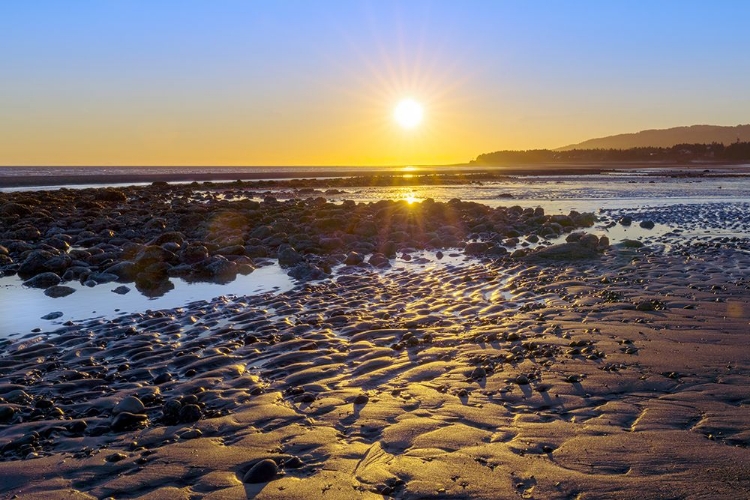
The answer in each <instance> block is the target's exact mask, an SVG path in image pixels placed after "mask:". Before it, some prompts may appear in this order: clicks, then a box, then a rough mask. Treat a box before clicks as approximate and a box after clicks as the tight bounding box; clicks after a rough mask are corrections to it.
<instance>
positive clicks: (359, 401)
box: [354, 394, 370, 405]
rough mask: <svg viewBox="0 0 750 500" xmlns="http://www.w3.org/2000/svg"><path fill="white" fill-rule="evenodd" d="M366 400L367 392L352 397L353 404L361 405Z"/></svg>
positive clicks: (367, 398)
mask: <svg viewBox="0 0 750 500" xmlns="http://www.w3.org/2000/svg"><path fill="white" fill-rule="evenodd" d="M368 401H370V397H369V396H368V395H367V394H357V397H355V398H354V404H355V405H363V404H366V403H367V402H368Z"/></svg>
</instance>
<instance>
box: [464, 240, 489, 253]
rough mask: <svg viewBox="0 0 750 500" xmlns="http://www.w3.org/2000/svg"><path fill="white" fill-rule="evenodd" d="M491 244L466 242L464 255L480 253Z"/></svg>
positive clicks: (485, 250)
mask: <svg viewBox="0 0 750 500" xmlns="http://www.w3.org/2000/svg"><path fill="white" fill-rule="evenodd" d="M491 246H492V245H490V244H489V243H484V242H472V243H467V244H466V246H465V247H464V253H465V254H466V255H482V254H483V253H485V252H487V250H489V249H490V247H491Z"/></svg>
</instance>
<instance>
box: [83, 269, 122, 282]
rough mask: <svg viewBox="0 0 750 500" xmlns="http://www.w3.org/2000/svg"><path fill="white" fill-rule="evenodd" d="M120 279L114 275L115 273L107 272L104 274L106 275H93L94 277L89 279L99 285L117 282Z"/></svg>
mask: <svg viewBox="0 0 750 500" xmlns="http://www.w3.org/2000/svg"><path fill="white" fill-rule="evenodd" d="M119 278H120V277H119V276H117V275H116V274H114V273H107V272H104V273H93V274H92V275H90V276H89V279H92V280H94V281H95V282H96V283H98V284H102V283H111V282H113V281H117V280H118V279H119Z"/></svg>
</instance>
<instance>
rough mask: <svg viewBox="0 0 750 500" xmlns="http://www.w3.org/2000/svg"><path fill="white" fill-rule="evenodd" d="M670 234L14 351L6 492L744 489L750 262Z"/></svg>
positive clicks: (5, 414) (368, 276)
mask: <svg viewBox="0 0 750 500" xmlns="http://www.w3.org/2000/svg"><path fill="white" fill-rule="evenodd" d="M682 241H683V245H682V246H681V247H679V248H676V247H675V248H674V249H673V251H671V252H667V253H661V252H651V251H650V249H649V247H648V246H647V247H645V248H639V249H628V248H623V247H613V248H611V249H610V250H608V251H607V252H606V253H605V254H604V255H603V256H602V257H601V258H600V259H596V260H593V261H585V262H582V263H581V262H579V263H570V264H566V263H549V264H544V265H535V264H531V263H525V262H519V263H509V262H508V261H497V262H494V261H491V260H472V261H468V262H467V263H465V264H462V265H456V266H437V267H434V268H431V269H430V270H420V269H414V268H408V269H407V268H403V269H399V267H400V266H399V265H398V263H396V269H394V270H391V271H388V272H385V271H374V270H372V269H361V268H357V267H355V266H351V267H350V268H349V269H347V270H345V271H344V272H343V273H340V274H339V275H338V276H337V277H336V279H334V280H331V281H328V282H322V283H317V284H308V285H304V286H301V287H298V288H296V289H294V290H292V291H289V292H285V293H283V294H280V295H275V296H271V295H264V296H258V297H239V298H236V299H229V298H223V299H217V300H215V301H212V302H204V303H196V304H193V305H191V306H188V307H185V308H183V309H178V310H170V311H157V312H152V313H149V314H137V315H132V316H124V317H122V318H118V319H117V320H113V321H104V320H97V321H91V322H88V323H81V324H76V325H73V326H69V327H67V328H66V329H65V331H63V332H62V333H60V334H59V335H58V336H56V337H49V338H39V339H27V340H26V341H19V342H16V343H15V344H13V345H9V346H6V347H5V348H4V355H3V356H2V358H0V397H2V398H3V399H4V401H5V402H4V403H2V405H1V408H2V409H0V418H5V419H8V420H6V422H12V423H5V424H3V425H2V427H1V428H0V445H1V446H2V453H3V455H2V457H3V461H2V462H0V475H1V476H2V477H3V481H2V484H1V485H0V493H2V494H3V495H6V496H8V497H9V496H11V495H13V494H16V493H18V494H20V496H21V497H34V496H38V497H40V498H50V497H71V498H75V497H81V498H88V497H96V498H103V497H108V496H112V497H115V498H128V497H142V498H196V497H204V498H245V497H256V498H360V497H363V498H379V497H381V496H392V497H395V498H516V497H523V498H613V497H614V498H741V497H746V496H748V495H750V465H748V464H750V452H748V449H747V445H748V444H750V430H749V429H748V423H749V422H750V410H749V409H748V402H749V401H750V397H749V396H748V391H747V387H748V386H750V351H748V349H747V334H748V319H749V318H750V280H749V279H748V278H747V274H746V270H747V269H748V268H749V266H750V255H748V254H747V253H746V252H745V250H744V248H743V246H744V245H743V244H738V243H736V242H735V243H733V242H732V241H726V242H721V241H714V242H712V244H710V245H707V244H695V245H693V244H691V242H690V241H688V240H684V239H683V240H682ZM426 264H429V263H428V262H426ZM129 396H136V397H137V398H138V400H139V401H138V402H136V401H134V398H132V397H131V398H128V397H129ZM123 399H126V401H125V402H124V403H120V406H119V407H118V406H117V405H118V402H121V401H122V400H123ZM138 403H142V404H143V408H140V407H138ZM8 408H10V410H9V409H8ZM127 410H130V411H127ZM123 414H124V415H125V416H122V415H123ZM196 419H197V420H196ZM264 459H270V460H271V461H272V462H271V463H269V462H263V464H261V466H257V465H256V464H258V463H259V462H261V461H262V460H264ZM254 466H255V467H254ZM253 467H254V468H253ZM251 469H252V470H251Z"/></svg>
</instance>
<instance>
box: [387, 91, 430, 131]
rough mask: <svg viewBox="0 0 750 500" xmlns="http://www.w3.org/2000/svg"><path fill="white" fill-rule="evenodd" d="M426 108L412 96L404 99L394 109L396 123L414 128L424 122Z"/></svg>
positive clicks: (406, 127)
mask: <svg viewBox="0 0 750 500" xmlns="http://www.w3.org/2000/svg"><path fill="white" fill-rule="evenodd" d="M423 117H424V110H423V108H422V105H421V104H419V103H418V102H417V101H415V100H414V99H412V98H406V99H402V100H401V101H400V102H399V103H398V104H397V105H396V108H395V109H394V110H393V118H394V119H395V120H396V123H398V124H399V125H401V126H402V127H403V128H405V129H412V128H415V127H417V126H418V125H419V124H420V123H422V118H423Z"/></svg>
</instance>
